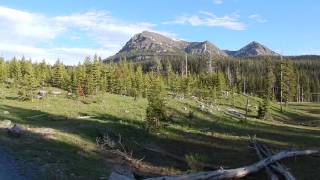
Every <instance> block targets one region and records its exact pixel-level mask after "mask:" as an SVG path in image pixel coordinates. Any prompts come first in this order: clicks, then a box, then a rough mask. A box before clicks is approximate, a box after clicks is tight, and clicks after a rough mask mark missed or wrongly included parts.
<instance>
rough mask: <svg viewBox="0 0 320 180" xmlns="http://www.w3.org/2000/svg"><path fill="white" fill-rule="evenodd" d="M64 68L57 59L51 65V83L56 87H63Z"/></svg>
mask: <svg viewBox="0 0 320 180" xmlns="http://www.w3.org/2000/svg"><path fill="white" fill-rule="evenodd" d="M64 74H65V68H64V65H63V64H62V62H60V60H59V59H58V60H57V61H56V63H55V64H54V66H53V74H52V85H53V86H54V87H58V88H64Z"/></svg>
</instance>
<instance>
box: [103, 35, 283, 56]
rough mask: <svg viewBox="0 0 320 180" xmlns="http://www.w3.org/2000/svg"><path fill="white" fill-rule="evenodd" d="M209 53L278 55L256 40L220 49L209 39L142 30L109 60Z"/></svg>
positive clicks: (220, 54) (216, 54) (213, 54)
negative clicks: (179, 37)
mask: <svg viewBox="0 0 320 180" xmlns="http://www.w3.org/2000/svg"><path fill="white" fill-rule="evenodd" d="M185 53H188V54H192V55H209V54H210V56H211V57H230V56H231V57H255V56H274V55H278V54H277V53H275V52H274V51H272V50H270V49H268V48H267V47H265V46H263V45H262V44H260V43H258V42H255V41H253V42H251V43H250V44H248V45H246V46H245V47H243V48H241V49H240V50H238V51H229V50H224V51H223V50H220V49H219V48H218V47H216V46H215V45H214V44H212V43H211V42H209V41H203V42H188V41H183V40H174V39H172V38H169V37H167V36H164V35H161V34H158V33H155V32H149V31H143V32H142V33H139V34H136V35H134V36H133V37H132V38H131V39H130V40H129V41H128V42H127V43H126V44H125V45H124V46H123V48H122V49H121V50H120V51H119V52H118V53H117V54H115V55H114V56H112V57H110V58H108V59H109V60H119V59H120V57H127V58H129V59H132V60H136V61H141V60H147V59H151V58H152V57H154V56H158V55H184V54H185Z"/></svg>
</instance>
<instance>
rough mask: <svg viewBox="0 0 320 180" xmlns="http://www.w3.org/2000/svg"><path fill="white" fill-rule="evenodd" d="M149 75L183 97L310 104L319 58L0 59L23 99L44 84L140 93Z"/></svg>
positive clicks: (86, 91)
mask: <svg viewBox="0 0 320 180" xmlns="http://www.w3.org/2000/svg"><path fill="white" fill-rule="evenodd" d="M291 59H293V60H291ZM186 64H187V65H186ZM210 71H212V73H210ZM281 74H282V78H281ZM154 78H160V80H161V81H163V82H164V83H165V85H166V89H167V90H168V91H170V92H172V93H175V94H182V95H184V96H192V95H195V96H200V97H203V98H212V99H214V98H216V97H217V96H220V95H222V93H226V92H237V93H240V92H241V93H245V94H252V95H258V96H260V97H263V95H264V94H265V92H266V91H271V93H270V98H271V100H275V101H279V102H280V101H281V95H280V94H281V93H280V92H281V91H282V93H283V97H282V101H283V102H289V101H296V102H309V101H314V102H315V101H319V96H320V95H319V93H320V85H319V79H320V59H319V58H314V57H313V58H309V56H306V57H300V59H296V58H284V59H283V60H282V61H281V60H280V58H279V57H255V58H251V59H238V58H237V59H236V58H232V59H230V58H225V59H213V60H212V61H211V62H210V61H209V58H208V57H207V56H196V55H188V56H158V57H155V58H153V60H149V61H143V62H139V63H130V59H126V58H123V59H122V60H121V61H120V62H119V63H112V62H107V63H104V62H103V61H102V60H101V58H99V57H97V56H94V57H93V58H90V57H87V58H85V60H84V62H83V63H82V64H79V65H77V66H65V65H64V64H63V63H62V61H59V60H58V61H57V62H56V63H55V64H54V65H49V64H47V63H46V62H45V61H43V62H41V63H33V62H32V61H31V60H25V59H16V58H13V59H11V60H6V61H5V60H4V59H3V58H2V59H1V60H0V81H1V82H2V83H5V84H6V85H7V87H9V88H10V87H18V88H19V94H20V96H21V98H26V99H32V98H34V97H36V93H37V91H36V90H37V89H39V88H41V87H46V86H52V87H57V88H62V89H64V90H67V91H69V92H70V93H73V95H77V96H88V95H91V94H97V93H98V92H99V91H103V92H110V93H114V94H121V95H127V96H133V97H140V96H142V97H146V95H147V91H148V89H149V87H150V83H151V82H152V81H153V79H154ZM267 81H269V82H267ZM268 89H271V90H268Z"/></svg>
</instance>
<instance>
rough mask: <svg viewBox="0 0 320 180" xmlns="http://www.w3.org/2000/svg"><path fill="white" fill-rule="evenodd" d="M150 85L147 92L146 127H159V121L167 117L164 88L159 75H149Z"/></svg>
mask: <svg viewBox="0 0 320 180" xmlns="http://www.w3.org/2000/svg"><path fill="white" fill-rule="evenodd" d="M151 79H152V81H151V87H150V89H149V92H148V98H147V99H148V107H147V109H146V121H147V127H148V129H153V128H159V127H160V126H161V122H163V121H165V120H166V119H167V116H166V112H165V99H164V97H165V89H164V84H163V81H162V79H161V78H160V77H153V76H152V77H151Z"/></svg>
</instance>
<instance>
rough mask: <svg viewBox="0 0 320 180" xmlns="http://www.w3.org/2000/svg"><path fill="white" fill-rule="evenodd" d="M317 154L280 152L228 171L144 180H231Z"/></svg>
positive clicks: (310, 152)
mask: <svg viewBox="0 0 320 180" xmlns="http://www.w3.org/2000/svg"><path fill="white" fill-rule="evenodd" d="M315 153H319V151H318V150H302V151H282V152H279V153H277V154H275V155H272V156H270V157H268V158H265V159H263V160H260V161H258V162H256V163H254V164H252V165H248V166H244V167H240V168H236V169H228V170H224V169H221V170H216V171H208V172H199V173H191V174H184V175H180V176H161V177H155V178H147V179H145V180H204V179H211V180H212V179H231V178H241V177H245V176H246V175H248V174H251V173H255V172H258V171H260V170H261V169H263V168H265V167H266V166H268V165H270V164H272V163H274V162H277V161H279V160H282V159H284V158H289V157H295V156H304V155H311V154H315Z"/></svg>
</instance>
